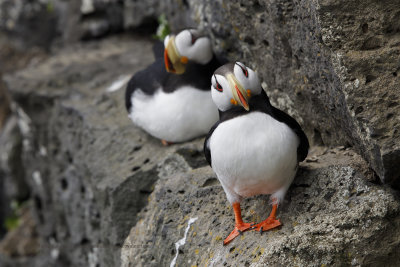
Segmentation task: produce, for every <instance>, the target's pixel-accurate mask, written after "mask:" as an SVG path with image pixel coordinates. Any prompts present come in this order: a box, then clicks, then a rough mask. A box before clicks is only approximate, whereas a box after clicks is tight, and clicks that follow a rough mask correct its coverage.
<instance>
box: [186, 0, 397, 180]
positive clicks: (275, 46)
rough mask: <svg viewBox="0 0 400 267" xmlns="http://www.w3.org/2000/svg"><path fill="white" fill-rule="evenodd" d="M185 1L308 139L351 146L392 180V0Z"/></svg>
mask: <svg viewBox="0 0 400 267" xmlns="http://www.w3.org/2000/svg"><path fill="white" fill-rule="evenodd" d="M189 2H190V7H191V11H192V17H193V19H194V20H195V21H196V22H197V23H198V24H199V25H200V27H202V28H204V29H205V31H207V32H208V33H209V35H210V36H212V38H213V42H214V47H215V49H216V50H218V51H221V52H223V53H225V54H226V55H227V56H228V58H230V59H231V60H241V61H243V62H244V63H245V64H248V65H250V66H252V67H253V68H255V69H256V70H257V71H258V73H259V75H260V76H261V78H262V79H263V80H264V81H265V83H266V87H267V88H266V89H267V91H268V92H269V95H270V96H271V98H272V99H273V100H274V101H275V102H276V103H280V106H281V107H283V108H285V109H286V110H289V112H290V113H292V114H294V115H296V116H297V117H300V118H302V121H303V122H304V125H305V127H306V130H307V132H308V133H309V136H312V135H313V139H314V142H315V143H321V142H322V143H324V144H325V145H336V144H342V145H344V144H351V145H352V146H354V147H355V148H356V149H357V151H359V152H360V153H361V154H362V156H363V157H364V158H365V159H366V160H367V161H368V162H369V163H370V164H371V166H372V167H373V168H374V170H375V171H376V173H377V174H378V175H379V176H380V178H381V179H382V181H384V182H387V183H393V184H400V179H399V178H400V169H399V168H400V164H399V163H400V129H399V125H400V116H398V114H399V113H400V104H399V103H400V102H399V101H400V93H399V90H398V88H400V75H399V74H400V73H399V70H400V65H399V62H400V34H399V33H400V24H399V21H400V2H398V1H375V0H369V1H359V0H355V1H345V0H343V1H329V0H319V1H284V0H276V1H264V0H261V1H244V0H236V1H229V2H228V1H194V0H193V1H189Z"/></svg>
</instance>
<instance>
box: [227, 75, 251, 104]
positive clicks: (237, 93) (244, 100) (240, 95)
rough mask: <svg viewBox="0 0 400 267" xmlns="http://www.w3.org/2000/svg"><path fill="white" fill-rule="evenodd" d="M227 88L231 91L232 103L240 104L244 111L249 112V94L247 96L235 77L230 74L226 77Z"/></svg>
mask: <svg viewBox="0 0 400 267" xmlns="http://www.w3.org/2000/svg"><path fill="white" fill-rule="evenodd" d="M226 78H227V80H228V82H229V86H230V87H231V90H232V96H233V100H232V101H233V103H236V104H240V105H241V106H242V107H243V108H244V109H245V110H247V111H249V110H250V107H249V99H250V96H251V94H248V93H247V92H246V91H245V90H244V88H243V86H242V85H241V84H240V82H239V81H238V80H237V79H236V77H235V76H234V75H233V74H232V73H230V74H228V75H227V76H226Z"/></svg>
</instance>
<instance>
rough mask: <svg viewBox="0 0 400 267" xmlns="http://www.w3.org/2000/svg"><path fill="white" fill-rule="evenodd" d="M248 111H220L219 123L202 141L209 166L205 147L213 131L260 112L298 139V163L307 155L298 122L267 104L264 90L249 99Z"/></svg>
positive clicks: (303, 137)
mask: <svg viewBox="0 0 400 267" xmlns="http://www.w3.org/2000/svg"><path fill="white" fill-rule="evenodd" d="M249 107H250V111H246V110H245V109H244V108H242V107H241V106H235V107H233V108H231V109H229V110H227V111H224V112H222V111H220V112H219V121H217V122H216V123H215V124H214V126H213V127H211V129H210V131H209V132H208V134H207V136H206V139H205V140H204V155H205V156H206V159H207V161H208V163H209V164H210V166H211V151H210V148H209V147H208V146H207V142H208V139H209V138H210V137H211V135H212V134H213V132H214V130H215V129H216V128H217V127H218V125H219V124H220V123H222V122H224V121H227V120H230V119H233V118H236V117H238V116H242V115H245V114H248V113H249V112H254V111H260V112H264V113H266V114H269V115H270V116H272V117H273V118H274V119H276V120H277V121H280V122H283V123H285V124H286V125H288V126H289V127H290V128H291V129H292V130H293V131H294V132H295V133H296V135H297V136H298V137H299V139H300V144H299V146H298V147H297V160H298V162H300V161H303V160H304V159H305V158H306V157H307V154H308V148H309V146H310V145H309V143H308V139H307V136H306V134H305V133H304V132H303V130H302V129H301V126H300V125H299V124H298V122H297V121H296V120H295V119H294V118H292V117H291V116H290V115H288V114H286V113H285V112H283V111H282V110H280V109H277V108H275V107H274V106H272V105H271V103H270V102H269V98H268V96H267V94H266V93H265V92H264V90H261V94H259V95H257V96H254V97H252V98H250V101H249Z"/></svg>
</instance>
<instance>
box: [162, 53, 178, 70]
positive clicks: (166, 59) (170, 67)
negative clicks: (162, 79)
mask: <svg viewBox="0 0 400 267" xmlns="http://www.w3.org/2000/svg"><path fill="white" fill-rule="evenodd" d="M164 64H165V69H166V70H167V71H168V72H171V73H175V69H174V65H173V64H172V62H171V60H170V59H169V57H168V51H167V49H165V50H164Z"/></svg>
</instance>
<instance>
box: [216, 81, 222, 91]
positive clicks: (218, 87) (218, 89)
mask: <svg viewBox="0 0 400 267" xmlns="http://www.w3.org/2000/svg"><path fill="white" fill-rule="evenodd" d="M215 89H217V91H219V92H222V91H224V89H223V88H222V86H221V85H220V84H219V83H218V82H217V87H215Z"/></svg>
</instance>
